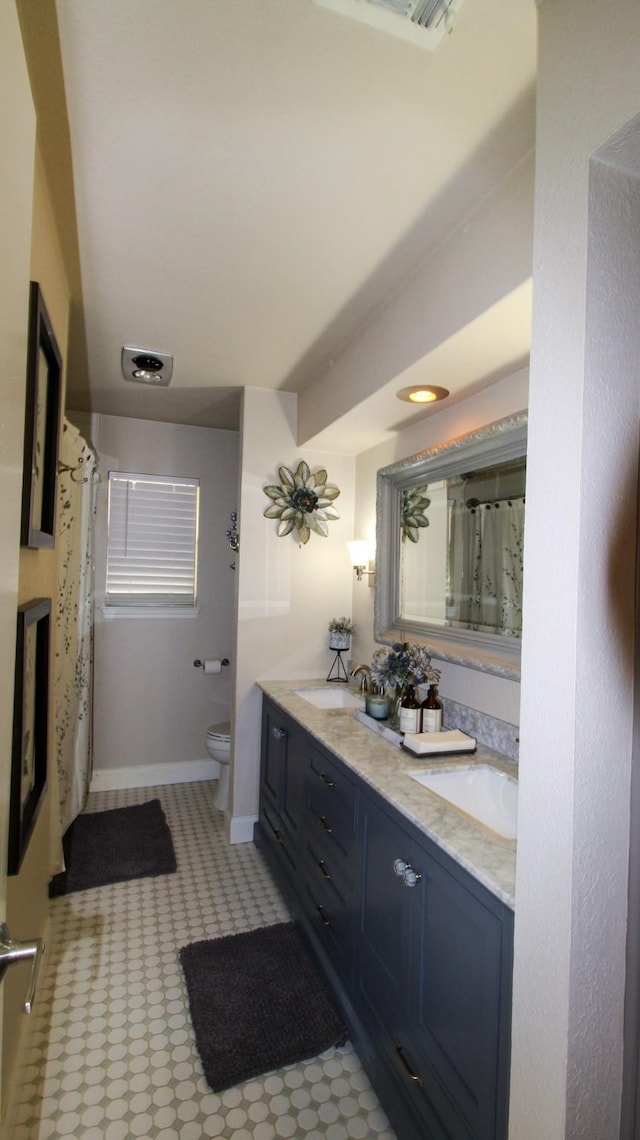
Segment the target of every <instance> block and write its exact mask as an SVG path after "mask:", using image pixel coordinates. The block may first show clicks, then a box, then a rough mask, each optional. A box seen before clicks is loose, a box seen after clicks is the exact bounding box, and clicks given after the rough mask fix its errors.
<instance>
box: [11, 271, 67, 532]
mask: <svg viewBox="0 0 640 1140" xmlns="http://www.w3.org/2000/svg"><path fill="white" fill-rule="evenodd" d="M61 396H62V358H61V356H60V350H59V349H58V345H57V342H56V338H55V336H54V332H53V327H52V325H51V321H50V320H49V314H48V313H47V309H46V306H45V303H44V298H43V296H42V292H41V289H40V286H39V284H38V282H37V281H32V282H31V283H30V286H29V333H28V349H27V387H26V403H25V427H24V466H23V476H22V525H21V534H20V541H21V544H22V546H30V547H36V548H40V547H53V546H54V545H55V525H56V494H57V480H58V439H59V434H60V413H61Z"/></svg>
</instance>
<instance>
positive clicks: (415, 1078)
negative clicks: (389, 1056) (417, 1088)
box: [396, 1042, 424, 1085]
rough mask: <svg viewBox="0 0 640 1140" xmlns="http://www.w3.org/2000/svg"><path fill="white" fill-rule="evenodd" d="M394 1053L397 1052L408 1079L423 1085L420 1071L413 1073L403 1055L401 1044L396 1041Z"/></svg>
mask: <svg viewBox="0 0 640 1140" xmlns="http://www.w3.org/2000/svg"><path fill="white" fill-rule="evenodd" d="M396 1053H397V1054H398V1057H399V1058H400V1061H401V1063H402V1067H403V1069H404V1071H405V1073H406V1074H407V1076H408V1078H409V1080H410V1081H415V1082H416V1084H418V1085H423V1084H424V1080H423V1079H422V1077H421V1076H420V1073H414V1071H413V1069H412V1068H411V1065H410V1064H409V1062H408V1061H407V1058H406V1057H405V1055H404V1051H403V1048H402V1045H399V1044H398V1043H397V1042H396Z"/></svg>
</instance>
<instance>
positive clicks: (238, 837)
mask: <svg viewBox="0 0 640 1140" xmlns="http://www.w3.org/2000/svg"><path fill="white" fill-rule="evenodd" d="M257 822H258V817H257V815H236V816H232V817H231V820H230V822H229V843H253V825H254V823H257Z"/></svg>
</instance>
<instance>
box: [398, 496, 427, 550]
mask: <svg viewBox="0 0 640 1140" xmlns="http://www.w3.org/2000/svg"><path fill="white" fill-rule="evenodd" d="M426 490H427V488H426V487H414V488H413V490H411V491H403V492H402V538H403V541H404V539H405V538H408V539H409V540H410V541H411V542H417V541H418V539H419V537H420V529H421V527H425V526H429V519H428V518H427V516H426V513H425V512H426V510H427V507H429V506H431V499H428V498H427V496H426V495H425V493H424V492H425V491H426Z"/></svg>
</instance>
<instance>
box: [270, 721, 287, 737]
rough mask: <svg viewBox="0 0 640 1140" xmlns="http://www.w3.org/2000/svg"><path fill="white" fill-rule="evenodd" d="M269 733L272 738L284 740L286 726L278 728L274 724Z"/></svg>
mask: <svg viewBox="0 0 640 1140" xmlns="http://www.w3.org/2000/svg"><path fill="white" fill-rule="evenodd" d="M271 735H272V737H273V739H274V740H284V738H285V737H286V735H287V730H286V728H278V727H277V725H275V726H274V727H273V728H272V729H271Z"/></svg>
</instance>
